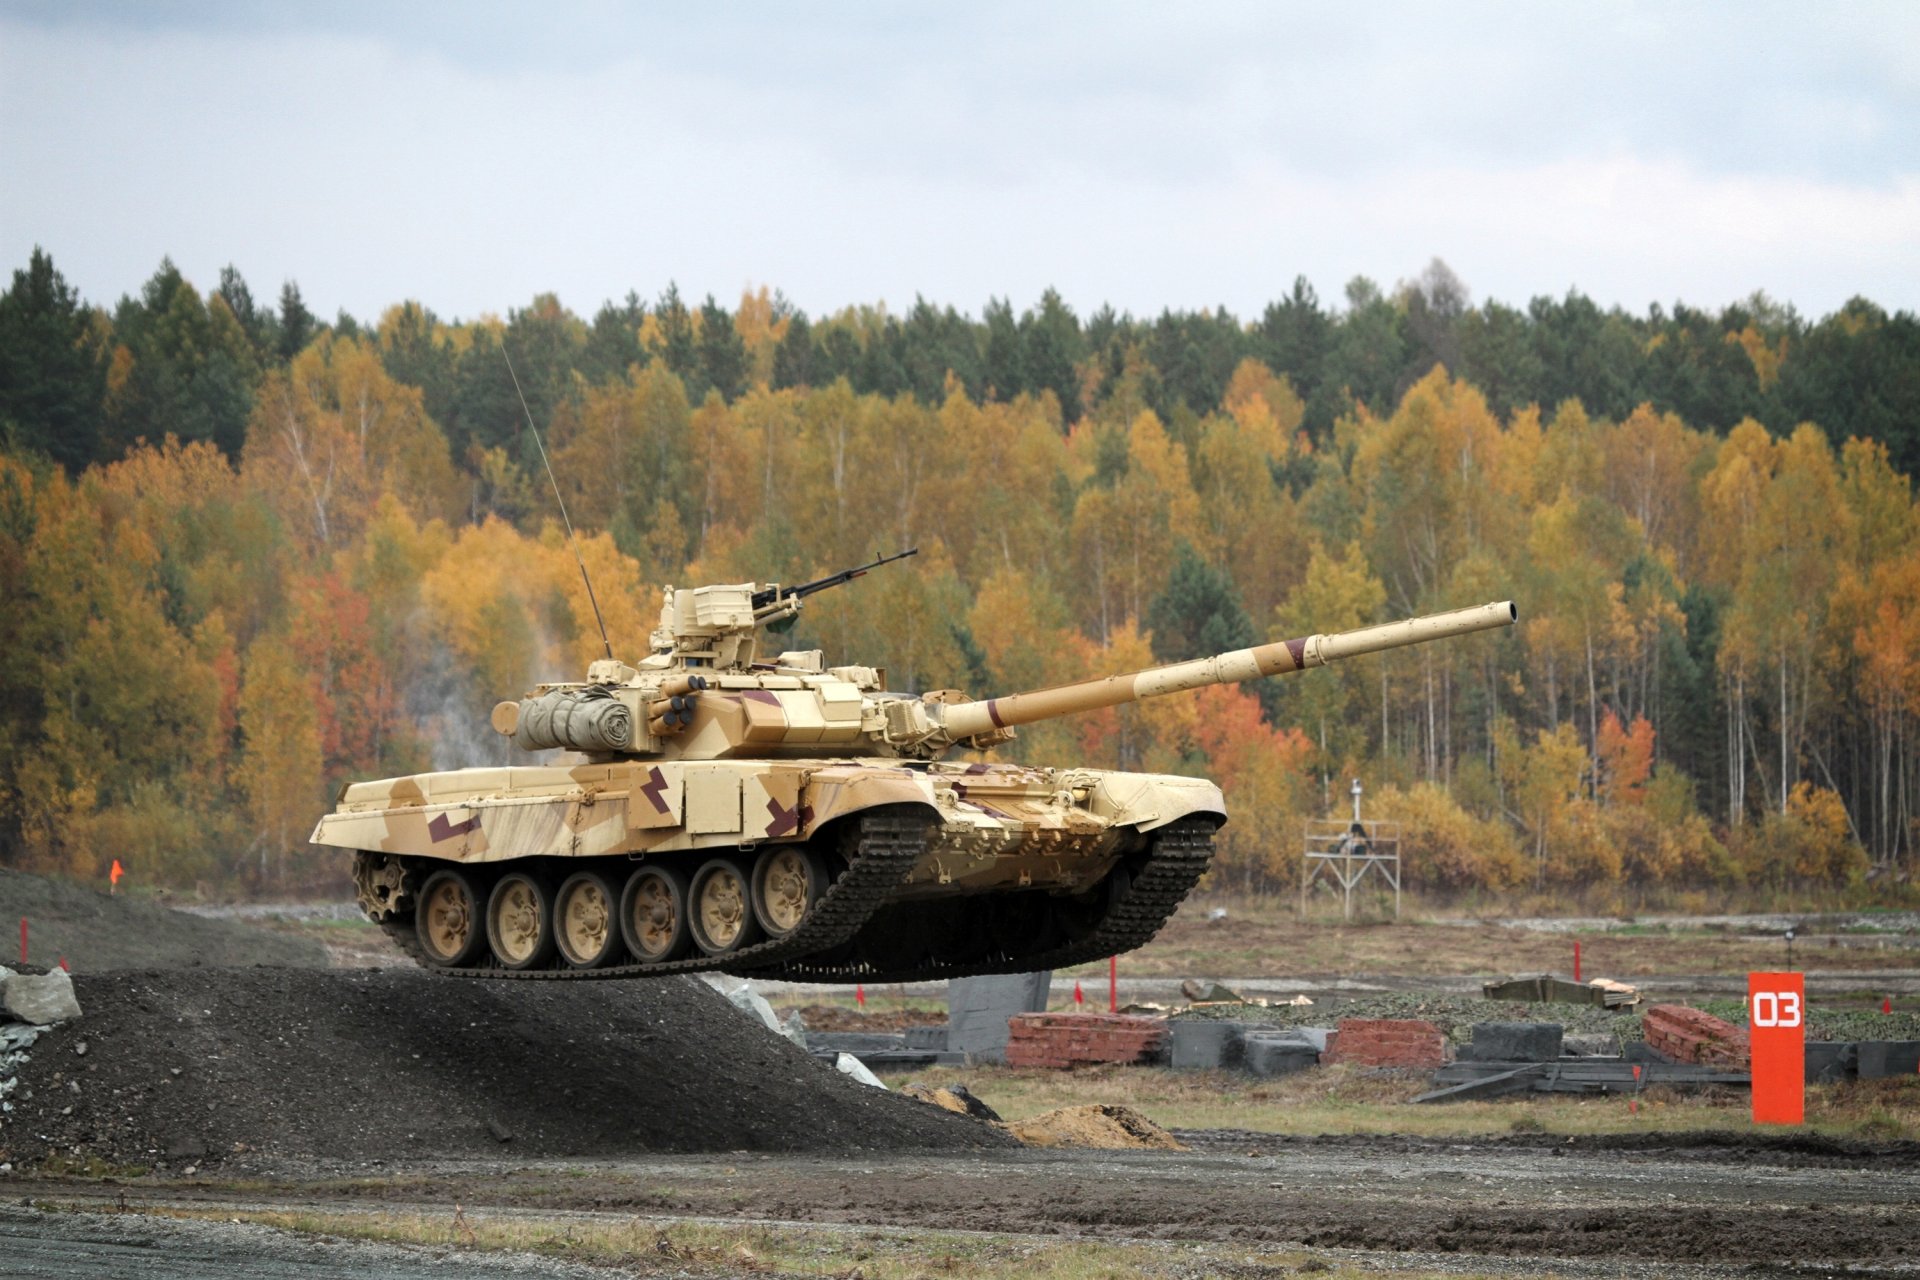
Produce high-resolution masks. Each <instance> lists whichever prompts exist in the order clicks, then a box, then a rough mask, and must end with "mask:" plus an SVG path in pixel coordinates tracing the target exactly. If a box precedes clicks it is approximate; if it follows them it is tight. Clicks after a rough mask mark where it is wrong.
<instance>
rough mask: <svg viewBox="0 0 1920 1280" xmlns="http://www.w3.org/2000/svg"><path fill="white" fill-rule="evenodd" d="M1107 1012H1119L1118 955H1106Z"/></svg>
mask: <svg viewBox="0 0 1920 1280" xmlns="http://www.w3.org/2000/svg"><path fill="white" fill-rule="evenodd" d="M1107 1012H1108V1013H1118V1012H1120V957H1119V956H1108V957H1107Z"/></svg>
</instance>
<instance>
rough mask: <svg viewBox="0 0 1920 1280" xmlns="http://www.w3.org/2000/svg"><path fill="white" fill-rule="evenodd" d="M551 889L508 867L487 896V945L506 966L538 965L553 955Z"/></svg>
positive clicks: (530, 876)
mask: <svg viewBox="0 0 1920 1280" xmlns="http://www.w3.org/2000/svg"><path fill="white" fill-rule="evenodd" d="M553 935H554V927H553V890H552V889H550V888H548V887H547V885H546V884H545V883H544V882H543V881H542V880H541V879H540V878H539V877H537V876H534V875H532V874H529V873H528V872H525V871H509V872H508V873H507V874H506V875H504V876H501V877H500V882H499V883H498V884H496V885H494V886H493V894H492V896H490V897H489V898H488V899H487V945H488V946H490V947H492V948H493V958H494V959H496V960H498V961H499V962H500V963H501V965H502V966H503V967H505V968H508V969H538V968H539V967H540V966H542V965H544V964H546V963H547V961H549V960H551V959H553V952H554V936H553Z"/></svg>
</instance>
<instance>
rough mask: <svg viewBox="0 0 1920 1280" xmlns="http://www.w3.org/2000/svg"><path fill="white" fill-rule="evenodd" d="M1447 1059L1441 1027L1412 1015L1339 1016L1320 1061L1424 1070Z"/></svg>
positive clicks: (1443, 1062) (1439, 1064) (1445, 1042)
mask: <svg viewBox="0 0 1920 1280" xmlns="http://www.w3.org/2000/svg"><path fill="white" fill-rule="evenodd" d="M1446 1060H1447V1039H1446V1037H1445V1036H1443V1035H1441V1034H1440V1028H1439V1027H1436V1026H1434V1025H1433V1024H1432V1023H1431V1022H1422V1021H1420V1020H1418V1019H1415V1018H1342V1019H1340V1026H1339V1029H1338V1030H1337V1031H1335V1032H1334V1034H1333V1035H1332V1036H1331V1037H1330V1038H1329V1039H1328V1040H1327V1051H1326V1052H1325V1053H1323V1054H1321V1055H1320V1061H1321V1062H1323V1063H1332V1062H1351V1063H1354V1064H1356V1065H1358V1066H1363V1067H1418V1068H1421V1069H1423V1070H1431V1069H1432V1068H1434V1067H1438V1066H1441V1065H1443V1064H1445V1062H1446Z"/></svg>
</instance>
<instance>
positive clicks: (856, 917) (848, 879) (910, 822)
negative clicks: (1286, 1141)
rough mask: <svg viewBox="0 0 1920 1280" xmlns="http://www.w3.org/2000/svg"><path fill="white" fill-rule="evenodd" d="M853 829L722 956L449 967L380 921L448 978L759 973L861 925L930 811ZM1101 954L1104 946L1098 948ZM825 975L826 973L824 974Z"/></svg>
mask: <svg viewBox="0 0 1920 1280" xmlns="http://www.w3.org/2000/svg"><path fill="white" fill-rule="evenodd" d="M856 821H857V822H858V823H859V835H858V836H857V837H856V839H855V841H854V844H853V848H852V849H851V850H849V851H848V859H847V869H846V870H845V871H844V872H842V873H841V874H840V876H839V878H838V879H836V880H835V881H834V882H833V883H832V884H831V885H829V886H827V891H826V893H825V894H824V895H822V897H821V899H820V901H819V902H817V903H815V904H814V907H813V910H811V911H809V912H808V913H807V915H806V918H805V919H804V920H802V921H801V923H800V927H799V928H798V929H796V930H794V931H793V932H792V933H790V934H788V935H787V936H786V937H784V938H781V939H779V940H778V941H776V942H761V943H757V944H756V945H754V946H751V947H743V948H741V949H740V950H739V951H735V952H731V953H729V954H727V955H724V956H693V957H690V958H688V959H685V960H673V961H669V962H667V963H665V964H622V965H610V966H608V967H607V968H604V969H573V968H567V967H565V962H564V961H556V962H555V966H554V967H552V968H547V969H503V968H499V967H496V966H495V965H493V964H487V965H475V966H471V967H468V968H460V969H450V968H445V967H443V966H440V965H436V964H433V963H431V962H429V961H428V960H427V958H426V956H425V954H424V953H422V951H421V949H420V943H419V940H418V939H417V938H416V937H415V936H414V927H413V918H412V917H411V916H408V917H407V918H406V919H404V920H401V919H398V918H395V917H389V918H388V919H386V920H382V921H380V927H381V928H382V929H384V930H386V933H387V936H388V937H390V938H392V939H393V940H394V942H395V943H397V944H398V945H399V947H400V949H401V950H402V951H404V952H406V954H407V955H408V956H410V957H411V958H412V959H413V961H414V962H415V963H416V964H418V965H419V966H420V967H421V968H422V969H425V970H426V971H427V972H429V973H435V974H439V975H441V976H443V977H449V978H511V979H516V980H519V981H532V982H551V981H563V982H578V981H583V980H596V979H602V978H655V977H660V976H662V975H664V974H671V973H744V972H747V971H752V972H753V973H754V974H756V975H759V974H761V973H763V972H764V971H765V969H766V967H767V966H768V965H770V964H779V963H781V962H783V961H788V960H791V959H794V958H797V957H800V956H804V955H808V954H811V953H814V952H818V951H824V950H827V949H828V948H831V947H837V946H839V945H840V944H841V943H844V942H846V941H848V940H849V939H851V938H852V937H853V936H854V935H855V934H856V933H858V932H859V931H860V927H861V926H862V925H864V924H865V923H866V922H867V920H868V918H869V917H871V916H872V915H873V913H874V912H875V911H877V910H879V909H880V908H881V907H883V906H885V905H886V904H887V903H888V902H889V901H890V900H891V899H892V897H893V894H894V891H895V890H896V889H897V888H898V887H899V885H900V882H901V881H902V880H904V879H906V877H907V873H908V872H909V871H912V870H913V866H914V864H915V863H916V862H918V861H919V860H920V857H921V855H922V854H923V853H925V852H926V848H927V842H928V840H929V839H930V838H931V837H932V834H933V827H934V819H932V818H930V817H928V816H927V815H926V813H925V811H923V810H921V809H919V808H917V807H914V806H902V807H895V808H882V809H873V810H868V811H867V812H865V813H862V814H860V815H859V816H858V818H857V819H856ZM1102 954H1105V953H1102ZM829 981H830V979H829Z"/></svg>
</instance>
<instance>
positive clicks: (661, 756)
mask: <svg viewBox="0 0 1920 1280" xmlns="http://www.w3.org/2000/svg"><path fill="white" fill-rule="evenodd" d="M901 554H903V555H907V554H912V553H911V552H903V553H901ZM889 558H896V557H889ZM875 563H876V564H878V563H884V561H876V562H875ZM872 567H873V566H871V565H869V566H866V567H865V568H863V569H857V570H848V571H846V572H845V573H842V574H836V575H834V576H833V577H831V578H827V579H822V580H821V581H820V582H816V583H807V584H805V585H804V586H798V587H787V588H782V587H780V586H778V585H772V586H762V585H758V584H752V583H747V584H740V585H733V586H706V587H696V588H692V589H681V590H674V589H672V588H668V589H667V591H666V592H665V601H664V605H663V607H662V609H661V611H660V625H659V627H658V629H657V630H655V631H654V633H653V637H652V652H651V653H650V654H648V655H647V656H646V657H645V658H644V659H642V660H640V661H639V662H637V663H635V664H633V665H629V664H627V663H625V662H621V661H617V660H615V659H612V658H608V659H605V660H603V661H598V662H595V663H593V664H592V665H591V666H589V667H588V669H587V678H586V679H585V680H584V681H582V682H579V683H565V684H546V685H541V686H539V687H537V688H536V689H534V690H533V691H532V692H531V693H529V694H528V695H527V696H526V697H524V698H522V699H520V700H519V701H517V702H503V703H501V704H500V705H499V706H498V707H496V708H495V709H494V713H493V727H494V728H495V729H496V730H498V731H499V732H500V733H502V734H505V735H507V736H508V737H510V738H511V739H512V740H513V742H514V743H515V745H517V746H519V747H522V748H525V749H527V750H530V751H533V750H542V749H547V748H561V749H563V750H566V751H569V752H573V753H575V754H574V756H573V757H572V762H570V763H554V764H529V765H513V766H510V767H503V768H474V769H456V770H451V771H448V772H441V773H423V774H416V775H414V776H412V777H407V778H390V779H387V780H385V781H381V782H358V783H351V784H349V785H348V786H346V787H345V788H344V789H343V790H342V791H341V793H340V797H339V800H338V802H337V804H336V806H335V808H334V810H333V811H332V812H331V813H328V814H327V815H325V816H324V817H322V818H321V819H320V823H319V825H318V826H317V827H316V828H315V829H314V833H313V842H314V843H315V844H320V845H330V846H334V847H337V848H342V849H351V850H354V851H355V853H354V866H353V876H354V883H355V886H356V888H357V890H358V896H359V901H360V905H361V906H362V907H363V908H364V909H365V910H366V912H367V914H368V916H369V917H371V918H372V919H374V920H376V921H378V922H380V923H381V924H383V925H385V926H386V927H387V929H388V930H389V932H390V933H392V934H393V935H394V936H395V937H396V938H397V939H399V940H400V941H401V942H402V944H403V945H405V946H406V947H407V949H408V950H409V951H411V952H412V954H413V955H414V956H415V957H416V958H417V959H419V960H420V961H421V962H422V963H423V964H425V965H426V966H427V967H429V968H432V969H435V970H439V971H442V972H448V973H457V974H465V975H470V976H474V977H496V978H504V977H522V978H595V977H635V976H642V975H654V974H665V973H682V972H688V971H695V970H705V969H721V970H725V971H727V972H730V973H739V974H751V975H754V976H760V977H780V978H789V979H797V980H802V981H813V982H854V981H867V982H875V981H911V980H916V979H925V978H941V977H952V976H959V975H966V974H980V973H1011V972H1021V971H1026V970H1034V969H1046V968H1062V967H1065V966H1067V965H1071V964H1076V963H1079V962H1082V961H1086V960H1095V959H1100V958H1103V957H1106V956H1109V955H1113V954H1116V953H1119V952H1122V951H1126V950H1129V949H1131V948H1133V947H1137V946H1139V945H1141V944H1142V943H1144V942H1146V941H1147V940H1148V939H1149V938H1151V937H1152V936H1153V935H1154V933H1155V932H1156V931H1157V930H1158V929H1159V928H1160V926H1161V924H1162V923H1164V922H1165V921H1166V919H1167V918H1168V916H1170V915H1171V914H1172V912H1173V910H1174V908H1175V907H1176V906H1178V905H1179V902H1180V900H1181V899H1182V898H1183V897H1184V896H1185V895H1186V894H1187V892H1188V891H1189V890H1190V889H1192V888H1193V886H1194V884H1195V883H1196V882H1197V881H1198V880H1199V878H1200V876H1201V875H1202V873H1204V872H1205V870H1206V867H1207V859H1208V857H1209V856H1210V855H1211V852H1212V847H1213V846H1212V841H1213V832H1214V829H1215V828H1216V827H1218V826H1219V825H1220V824H1221V823H1222V822H1224V821H1225V820H1226V810H1225V808H1224V806H1223V804H1222V800H1221V795H1220V790H1219V788H1218V787H1216V786H1214V785H1213V784H1212V783H1211V782H1208V781H1206V780H1204V779H1201V778H1182V777H1169V776H1162V775H1155V774H1142V773H1117V772H1112V771H1107V770H1100V769H1079V768H1038V767H1034V766H1029V765H1020V764H997V763H989V762H983V761H979V760H975V761H972V762H966V763H962V762H951V763H949V762H945V761H943V760H942V759H941V757H943V756H944V755H946V754H947V753H948V752H950V751H951V750H953V749H954V748H963V749H967V750H972V751H980V750H984V749H986V748H989V747H992V746H994V745H996V744H998V743H1002V742H1005V741H1007V740H1008V739H1010V738H1011V737H1012V736H1013V730H1014V728H1015V726H1017V725H1022V724H1029V723H1032V722H1034V721H1038V720H1045V719H1050V718H1052V717H1055V716H1063V715H1069V714H1071V713H1074V712H1078V711H1086V710H1090V709H1093V708H1096V707H1110V706H1115V705H1118V704H1120V703H1125V702H1131V701H1135V700H1137V699H1141V698H1152V697H1158V696H1160V695H1162V694H1169V693H1177V692H1180V691H1182V690H1187V689H1197V688H1200V687H1201V686H1203V685H1211V684H1225V683H1229V682H1234V681H1242V680H1253V679H1258V678H1260V677H1262V676H1269V675H1279V674H1284V673H1287V672H1293V671H1301V670H1304V669H1306V668H1308V667H1315V666H1319V665H1321V664H1323V663H1327V662H1332V661H1334V660H1336V659H1339V658H1346V657H1351V656H1353V655H1356V654H1363V653H1371V652H1374V651H1376V650H1380V649H1388V648H1393V647H1396V646H1399V645H1407V644H1417V643H1420V642H1422V641H1426V640H1436V639H1441V638H1444V637H1449V636H1456V635H1462V634H1465V633H1468V632H1472V631H1480V630H1485V629H1488V628H1493V627H1503V626H1507V625H1510V624H1511V623H1512V622H1513V620H1514V618H1515V616H1516V614H1515V610H1514V606H1513V605H1512V604H1511V603H1509V602H1502V603H1497V604H1489V605H1484V606H1481V607H1479V608H1473V609H1462V610H1456V611H1454V612H1450V613H1442V614H1435V615H1433V616H1431V617H1426V618H1419V619H1416V620H1413V621H1409V622H1394V623H1387V624H1384V625H1382V626H1375V627H1366V628H1362V629H1360V630H1357V631H1349V632H1346V633H1343V634H1340V635H1313V636H1307V637H1304V638H1301V639H1298V640H1286V641H1281V642H1277V643H1273V644H1265V645H1259V646H1256V647H1254V648H1251V649H1241V650H1237V651H1235V652H1232V653H1224V654H1220V655H1218V656H1216V657H1211V658H1200V659H1196V660H1194V661H1191V662H1178V663H1174V664H1171V665H1169V666H1161V667H1153V668H1150V669H1148V670H1145V671H1136V672H1129V673H1127V674H1125V675H1113V676H1105V677H1101V678H1098V679H1093V680H1084V681H1079V682H1076V683H1073V684H1065V685H1059V686H1056V687H1054V688H1050V689H1040V690H1035V691H1032V692H1027V693H1017V694H1013V695H1010V696H1006V697H1000V698H988V699H982V700H976V699H970V698H968V697H966V696H965V695H963V694H961V693H959V692H958V691H955V690H940V691H937V692H933V693H927V694H923V695H920V696H914V695H910V694H903V693H890V692H887V691H886V678H885V674H884V673H883V672H881V671H877V670H875V669H873V668H871V667H860V666H829V665H827V663H826V661H825V659H824V658H823V656H822V655H821V653H820V652H819V651H818V650H812V651H805V652H786V653H779V654H776V655H773V656H771V657H763V656H762V651H761V643H762V638H761V631H762V629H763V628H768V627H771V628H772V629H773V630H775V631H776V632H777V631H779V630H781V629H784V626H790V625H791V620H792V619H793V618H794V617H795V616H796V615H797V614H798V613H799V611H800V608H801V602H802V600H803V599H804V598H805V597H806V596H807V595H808V594H810V593H811V592H813V591H816V590H819V589H821V588H822V587H824V586H831V585H835V584H837V583H839V582H843V581H847V580H849V579H851V578H853V577H857V576H858V575H859V574H861V573H863V572H865V570H866V568H872Z"/></svg>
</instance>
